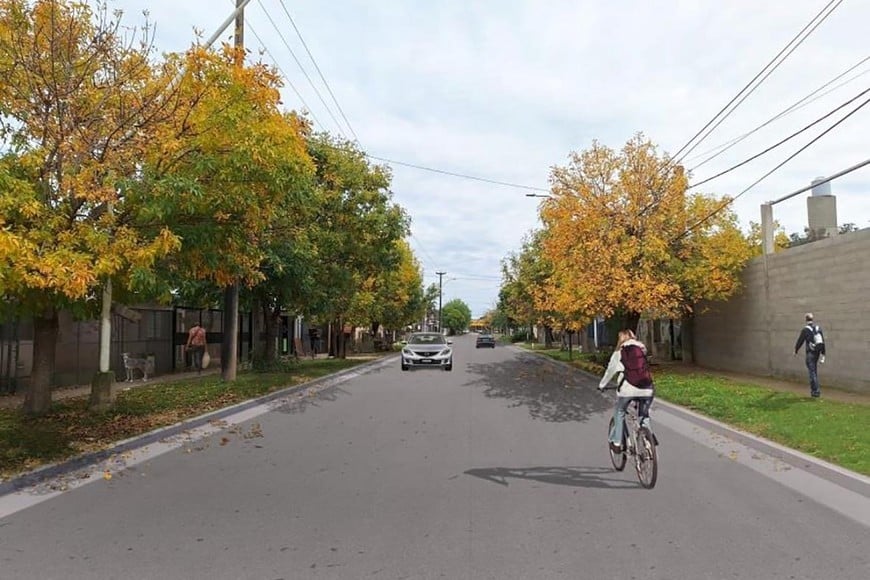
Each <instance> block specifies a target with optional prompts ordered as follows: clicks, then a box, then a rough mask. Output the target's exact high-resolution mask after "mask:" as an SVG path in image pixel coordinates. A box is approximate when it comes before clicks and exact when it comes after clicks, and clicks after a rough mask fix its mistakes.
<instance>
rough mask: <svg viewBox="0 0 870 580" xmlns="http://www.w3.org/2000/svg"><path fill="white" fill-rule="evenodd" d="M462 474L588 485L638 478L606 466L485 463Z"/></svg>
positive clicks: (616, 485)
mask: <svg viewBox="0 0 870 580" xmlns="http://www.w3.org/2000/svg"><path fill="white" fill-rule="evenodd" d="M465 475H472V476H474V477H478V478H480V479H484V480H486V481H491V482H493V483H497V484H499V485H502V486H505V487H508V486H509V485H510V480H512V479H519V480H526V481H537V482H540V483H546V484H549V485H565V486H568V487H584V488H591V489H634V488H637V487H640V484H639V483H638V482H636V481H631V480H628V479H625V477H624V476H620V475H618V474H617V473H616V472H615V471H613V469H611V468H608V467H487V468H477V469H469V470H468V471H466V472H465Z"/></svg>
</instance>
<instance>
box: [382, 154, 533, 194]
mask: <svg viewBox="0 0 870 580" xmlns="http://www.w3.org/2000/svg"><path fill="white" fill-rule="evenodd" d="M366 156H367V157H368V158H369V159H374V160H376V161H383V162H384V163H392V164H393V165H401V166H403V167H411V168H413V169H419V170H421V171H430V172H432V173H440V174H441V175H449V176H451V177H459V178H462V179H471V180H474V181H482V182H484V183H492V184H495V185H503V186H505V187H515V188H517V189H527V190H529V191H550V190H549V189H544V188H543V187H533V186H531V185H520V184H518V183H510V182H508V181H498V180H495V179H488V178H486V177H477V176H475V175H466V174H464V173H454V172H452V171H446V170H444V169H436V168H434V167H426V166H423V165H415V164H413V163H406V162H404V161H396V160H395V159H386V158H384V157H378V156H376V155H369V154H366Z"/></svg>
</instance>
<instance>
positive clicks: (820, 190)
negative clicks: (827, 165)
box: [812, 177, 831, 196]
mask: <svg viewBox="0 0 870 580" xmlns="http://www.w3.org/2000/svg"><path fill="white" fill-rule="evenodd" d="M825 179H826V178H824V177H816V178H815V179H813V181H812V186H813V196H819V195H831V182H830V181H825ZM823 181H825V182H824V183H821V182H823Z"/></svg>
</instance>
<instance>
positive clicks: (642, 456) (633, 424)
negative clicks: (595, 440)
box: [607, 387, 659, 489]
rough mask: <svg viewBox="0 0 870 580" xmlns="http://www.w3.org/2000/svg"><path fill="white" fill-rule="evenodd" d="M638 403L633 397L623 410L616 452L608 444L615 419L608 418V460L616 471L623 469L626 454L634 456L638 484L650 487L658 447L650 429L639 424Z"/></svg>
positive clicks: (608, 443) (653, 479)
mask: <svg viewBox="0 0 870 580" xmlns="http://www.w3.org/2000/svg"><path fill="white" fill-rule="evenodd" d="M609 389H615V387H609V388H608V389H607V390H609ZM639 403H640V401H639V400H638V399H634V400H633V401H632V402H631V403H629V404H628V407H627V408H626V410H625V425H624V426H623V429H622V446H621V448H620V449H621V450H620V451H618V452H617V451H614V450H613V447H612V446H611V445H610V432H611V431H612V430H613V424H614V423H615V421H616V418H615V417H611V418H610V423H609V425H608V428H607V435H608V437H607V447H608V449H609V451H610V462H611V463H613V468H614V469H616V471H622V470H623V469H625V464H626V462H627V461H628V456H629V455H631V456H632V457H634V461H635V465H634V466H635V470H636V471H637V479H638V480H639V481H640V484H641V485H642V486H643V487H645V488H646V489H652V488H653V487H655V485H656V479H657V478H658V473H659V461H658V454H657V453H656V447H658V444H659V442H658V439H656V436H655V433H653V432H652V429H650V428H649V427H648V426H644V425H641V424H640V421H639V420H638V416H637V414H638V404H639Z"/></svg>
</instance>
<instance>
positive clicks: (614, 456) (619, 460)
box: [607, 417, 626, 471]
mask: <svg viewBox="0 0 870 580" xmlns="http://www.w3.org/2000/svg"><path fill="white" fill-rule="evenodd" d="M615 421H616V419H614V418H613V417H611V418H610V425H608V427H607V449H608V451H610V462H611V463H612V464H613V468H614V469H615V470H616V471H622V470H623V469H625V460H626V457H625V436H624V435H623V437H622V441H623V443H622V451H620V452H619V453H617V452H616V451H614V450H613V447H611V446H610V433H611V432H613V424H614V422H615Z"/></svg>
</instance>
